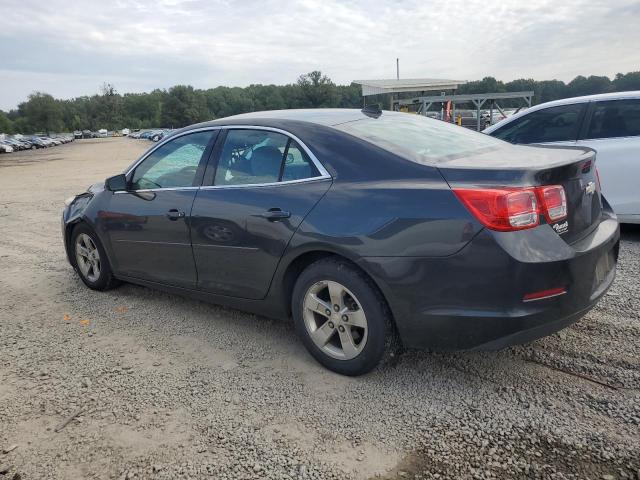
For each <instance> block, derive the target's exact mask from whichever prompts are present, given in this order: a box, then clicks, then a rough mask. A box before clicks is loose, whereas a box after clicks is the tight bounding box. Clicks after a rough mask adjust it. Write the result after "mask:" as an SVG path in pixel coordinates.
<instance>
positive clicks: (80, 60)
mask: <svg viewBox="0 0 640 480" xmlns="http://www.w3.org/2000/svg"><path fill="white" fill-rule="evenodd" d="M0 12H2V15H1V16H0V18H1V22H2V24H1V25H0V109H3V110H8V109H10V108H14V107H16V106H17V104H18V103H19V102H21V101H23V100H25V99H26V97H27V95H28V94H29V93H31V92H33V91H36V90H38V91H45V92H48V93H51V94H52V95H54V96H56V97H61V98H71V97H75V96H80V95H92V94H94V93H97V92H98V89H99V87H100V85H102V83H103V82H110V83H112V84H114V85H115V86H116V89H117V90H118V91H119V92H121V93H124V92H141V91H150V90H152V89H154V88H167V87H170V86H172V85H176V84H190V85H193V86H195V87H198V88H208V87H215V86H217V85H229V86H246V85H249V84H251V83H275V84H284V83H291V82H294V81H295V80H296V78H297V77H298V75H300V74H302V73H306V72H309V71H311V70H316V69H317V70H322V71H323V72H324V73H325V74H327V75H329V76H330V77H331V78H332V79H333V80H334V81H335V82H336V83H339V84H346V83H349V82H350V81H351V80H353V79H355V78H393V77H395V59H396V57H400V75H401V77H404V78H410V77H413V78H415V77H432V78H433V77H439V78H454V79H463V80H475V79H480V78H482V77H483V76H487V75H492V76H495V77H496V78H498V79H500V80H512V79H514V78H523V77H524V78H535V79H538V80H543V79H553V78H556V79H559V80H565V81H568V80H571V79H572V78H573V77H575V76H576V75H580V74H583V75H591V74H593V75H608V76H610V77H612V76H613V75H615V74H616V73H617V72H627V71H632V70H640V48H639V46H640V1H639V0H609V1H588V0H565V1H557V0H528V1H517V0H501V1H493V0H479V1H475V0H472V1H470V0H465V1H451V0H446V1H445V0H415V1H414V0H397V1H387V2H384V1H380V0H369V1H366V0H300V1H295V2H294V1H278V0H262V1H257V0H243V1H234V0H153V1H146V0H137V1H124V0H115V1H109V0H108V1H104V0H102V1H99V2H97V1H92V0H86V1H70V0H47V1H46V2H45V1H33V0H0Z"/></svg>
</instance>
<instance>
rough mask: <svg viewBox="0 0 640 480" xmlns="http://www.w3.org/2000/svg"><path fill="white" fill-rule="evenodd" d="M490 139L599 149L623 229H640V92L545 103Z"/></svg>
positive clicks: (493, 131) (493, 129)
mask: <svg viewBox="0 0 640 480" xmlns="http://www.w3.org/2000/svg"><path fill="white" fill-rule="evenodd" d="M484 133H487V134H489V135H492V136H494V137H497V138H501V139H502V140H506V141H507V142H511V143H518V144H529V143H538V144H540V143H541V144H548V145H559V146H564V145H575V146H583V147H590V148H593V149H594V150H595V151H596V152H597V156H596V165H597V167H598V172H599V173H600V182H601V185H602V192H603V193H604V196H605V198H606V199H607V200H608V202H609V203H610V204H611V206H612V207H613V210H614V211H615V212H616V214H617V215H618V219H619V220H620V222H622V223H640V188H638V182H639V180H640V91H635V92H617V93H603V94H599V95H589V96H586V97H575V98H565V99H562V100H556V101H553V102H547V103H542V104H540V105H536V106H534V107H531V108H529V109H527V110H525V111H523V112H520V113H518V114H516V115H513V116H512V117H508V118H506V119H504V120H502V121H501V122H498V123H496V124H495V125H492V126H490V127H488V128H486V129H485V130H484Z"/></svg>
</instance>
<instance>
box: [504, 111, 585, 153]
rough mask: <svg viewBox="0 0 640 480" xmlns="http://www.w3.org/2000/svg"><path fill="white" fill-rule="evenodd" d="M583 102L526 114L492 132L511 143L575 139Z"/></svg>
mask: <svg viewBox="0 0 640 480" xmlns="http://www.w3.org/2000/svg"><path fill="white" fill-rule="evenodd" d="M584 107H585V106H584V104H581V103H576V104H573V105H560V106H557V107H549V108H544V109H542V110H536V111H535V112H531V113H529V114H526V115H524V116H522V117H520V118H518V119H516V120H514V121H513V122H510V123H509V124H507V125H505V126H504V127H502V128H499V129H498V130H496V131H495V132H493V134H492V135H493V136H494V137H496V138H500V139H502V140H506V141H507V142H511V143H547V142H565V141H572V140H575V139H576V138H577V136H578V129H579V128H580V119H581V117H582V112H583V110H584Z"/></svg>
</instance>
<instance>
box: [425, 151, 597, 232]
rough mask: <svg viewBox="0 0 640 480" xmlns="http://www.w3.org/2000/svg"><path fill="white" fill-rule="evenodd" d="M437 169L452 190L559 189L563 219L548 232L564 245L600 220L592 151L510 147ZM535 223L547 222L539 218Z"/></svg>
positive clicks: (445, 162) (446, 161) (456, 160)
mask: <svg viewBox="0 0 640 480" xmlns="http://www.w3.org/2000/svg"><path fill="white" fill-rule="evenodd" d="M437 167H438V169H439V170H440V173H441V174H442V176H443V177H444V178H445V180H446V181H447V182H448V183H449V186H450V187H451V188H489V187H492V188H495V187H532V186H543V185H562V186H563V187H564V191H565V194H566V197H567V217H566V218H564V219H562V220H560V221H557V222H553V223H551V228H553V229H554V231H555V232H556V233H557V234H558V235H559V236H560V237H561V238H563V239H564V240H565V241H566V242H567V243H569V244H571V243H574V242H576V241H578V240H580V239H582V238H584V237H585V236H586V235H588V234H589V233H590V232H591V231H592V230H593V229H594V228H595V227H596V226H597V225H598V223H599V221H600V216H601V212H602V197H601V194H600V186H599V181H598V178H597V173H596V168H595V167H596V165H595V152H594V151H593V150H591V149H588V148H580V147H564V148H558V147H548V146H536V147H529V146H509V147H505V148H504V149H503V148H501V149H494V150H492V151H488V152H483V153H480V154H477V155H472V156H465V157H460V158H453V159H443V160H441V161H440V162H438V165H437ZM540 223H541V224H544V223H547V222H546V219H545V218H544V215H541V217H540Z"/></svg>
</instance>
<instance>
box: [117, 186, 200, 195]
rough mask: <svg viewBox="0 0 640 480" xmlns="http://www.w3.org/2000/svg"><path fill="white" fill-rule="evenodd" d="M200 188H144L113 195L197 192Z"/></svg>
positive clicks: (122, 191) (121, 191) (120, 191)
mask: <svg viewBox="0 0 640 480" xmlns="http://www.w3.org/2000/svg"><path fill="white" fill-rule="evenodd" d="M199 189H200V187H166V188H144V189H142V190H118V191H116V192H113V193H120V194H122V193H130V194H132V195H133V194H136V193H145V192H146V193H149V192H172V191H181V190H199Z"/></svg>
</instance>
